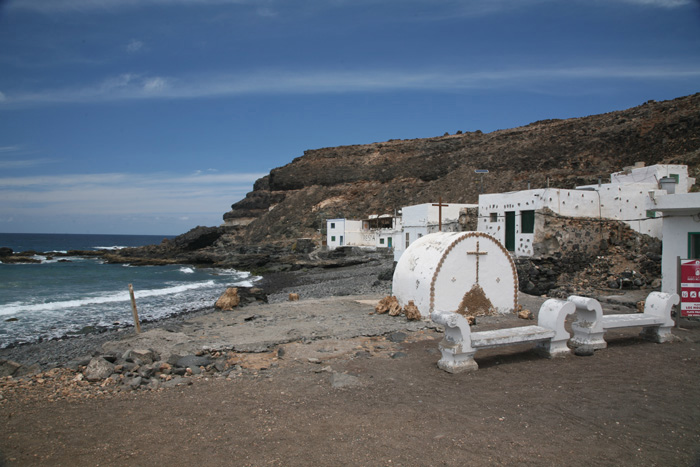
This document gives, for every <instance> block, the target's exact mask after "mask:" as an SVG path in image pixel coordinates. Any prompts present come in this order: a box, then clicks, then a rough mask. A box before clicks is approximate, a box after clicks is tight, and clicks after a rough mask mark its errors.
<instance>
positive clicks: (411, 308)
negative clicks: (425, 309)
mask: <svg viewBox="0 0 700 467" xmlns="http://www.w3.org/2000/svg"><path fill="white" fill-rule="evenodd" d="M403 312H404V314H405V315H406V319H407V320H409V321H418V320H419V319H421V314H420V311H418V307H417V306H416V304H415V303H413V300H409V301H408V305H406V306H405V307H404V308H403Z"/></svg>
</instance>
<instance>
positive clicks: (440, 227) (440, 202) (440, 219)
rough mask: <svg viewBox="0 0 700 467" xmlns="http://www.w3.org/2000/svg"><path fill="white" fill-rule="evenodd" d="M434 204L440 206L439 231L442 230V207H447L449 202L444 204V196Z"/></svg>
mask: <svg viewBox="0 0 700 467" xmlns="http://www.w3.org/2000/svg"><path fill="white" fill-rule="evenodd" d="M433 206H437V207H438V231H439V232H442V207H443V206H444V207H447V206H448V205H447V204H442V196H440V197H439V198H438V203H437V204H433Z"/></svg>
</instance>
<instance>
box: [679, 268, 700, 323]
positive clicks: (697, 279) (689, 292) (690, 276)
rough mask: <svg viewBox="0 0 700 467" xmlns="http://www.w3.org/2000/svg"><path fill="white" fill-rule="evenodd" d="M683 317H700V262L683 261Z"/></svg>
mask: <svg viewBox="0 0 700 467" xmlns="http://www.w3.org/2000/svg"><path fill="white" fill-rule="evenodd" d="M681 316H683V317H690V316H700V260H697V259H683V260H681Z"/></svg>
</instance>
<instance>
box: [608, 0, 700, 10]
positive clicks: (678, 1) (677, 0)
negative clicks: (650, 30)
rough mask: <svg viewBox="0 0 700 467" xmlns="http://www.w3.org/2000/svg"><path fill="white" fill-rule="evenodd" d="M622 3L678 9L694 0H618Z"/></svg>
mask: <svg viewBox="0 0 700 467" xmlns="http://www.w3.org/2000/svg"><path fill="white" fill-rule="evenodd" d="M618 1H620V2H622V3H629V4H632V5H643V6H650V7H658V8H678V7H683V6H686V5H691V4H692V3H693V2H692V0H618Z"/></svg>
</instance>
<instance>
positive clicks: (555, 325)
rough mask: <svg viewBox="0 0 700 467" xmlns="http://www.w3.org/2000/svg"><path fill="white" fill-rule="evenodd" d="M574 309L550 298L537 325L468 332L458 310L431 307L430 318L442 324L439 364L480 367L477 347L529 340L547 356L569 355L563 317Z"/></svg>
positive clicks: (452, 370) (455, 368)
mask: <svg viewBox="0 0 700 467" xmlns="http://www.w3.org/2000/svg"><path fill="white" fill-rule="evenodd" d="M575 311H576V307H575V306H574V305H573V304H572V303H569V302H567V301H564V300H556V299H549V300H547V301H546V302H544V303H543V304H542V307H541V308H540V312H539V317H538V320H537V326H521V327H516V328H507V329H497V330H495V331H481V332H471V329H470V327H469V323H468V322H467V320H466V318H465V317H464V316H462V315H460V314H457V313H454V312H451V311H433V312H432V313H431V315H430V318H431V319H432V320H433V321H434V322H435V323H437V324H440V325H442V326H444V327H445V337H444V338H443V339H442V341H441V342H440V344H439V347H440V352H441V353H442V358H441V359H440V361H439V362H438V367H439V368H441V369H443V370H445V371H447V372H449V373H459V372H462V371H473V370H476V369H477V368H478V367H479V366H478V365H477V363H476V362H475V361H474V354H475V353H476V351H477V350H479V349H488V348H492V347H500V346H504V345H515V344H523V343H528V342H535V343H537V347H538V348H539V349H540V350H541V351H542V352H543V353H544V354H546V355H547V356H549V357H556V356H563V355H568V354H569V352H570V350H569V347H568V346H567V341H568V340H569V337H570V335H569V333H568V332H567V331H566V330H565V329H564V321H565V320H566V316H567V315H569V314H571V313H574V312H575Z"/></svg>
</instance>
